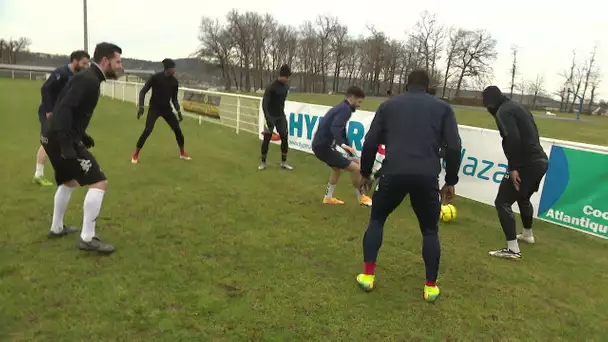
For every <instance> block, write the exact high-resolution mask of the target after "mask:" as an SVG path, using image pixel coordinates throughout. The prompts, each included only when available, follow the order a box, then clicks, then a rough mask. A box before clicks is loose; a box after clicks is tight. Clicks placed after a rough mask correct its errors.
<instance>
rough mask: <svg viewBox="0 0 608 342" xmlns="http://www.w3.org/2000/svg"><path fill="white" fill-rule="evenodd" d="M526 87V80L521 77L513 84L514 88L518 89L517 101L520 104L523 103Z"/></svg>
mask: <svg viewBox="0 0 608 342" xmlns="http://www.w3.org/2000/svg"><path fill="white" fill-rule="evenodd" d="M527 88H528V83H526V80H524V79H523V77H522V78H520V80H519V82H517V85H515V89H517V90H519V92H520V95H519V96H520V98H519V103H521V104H522V105H523V104H524V99H525V97H524V96H525V95H524V93H525V92H526V90H527Z"/></svg>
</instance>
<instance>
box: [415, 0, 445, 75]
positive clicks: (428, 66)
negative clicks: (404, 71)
mask: <svg viewBox="0 0 608 342" xmlns="http://www.w3.org/2000/svg"><path fill="white" fill-rule="evenodd" d="M410 36H411V37H412V38H413V39H414V40H415V41H416V42H417V44H418V49H419V51H420V55H421V59H422V62H423V67H424V69H425V70H427V71H428V73H429V76H430V77H431V78H432V79H433V78H435V74H436V72H437V62H438V60H439V57H440V51H441V49H442V45H443V41H444V39H445V27H444V26H442V25H440V24H439V22H438V21H437V18H436V16H435V14H431V13H429V12H428V11H424V12H422V14H421V15H420V19H419V20H418V22H417V23H416V24H415V25H414V32H413V33H412V34H411V35H410Z"/></svg>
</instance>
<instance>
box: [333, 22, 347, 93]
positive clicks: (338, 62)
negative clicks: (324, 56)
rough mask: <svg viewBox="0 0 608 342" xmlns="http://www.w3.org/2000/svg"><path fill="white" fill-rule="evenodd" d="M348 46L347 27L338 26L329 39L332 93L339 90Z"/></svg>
mask: <svg viewBox="0 0 608 342" xmlns="http://www.w3.org/2000/svg"><path fill="white" fill-rule="evenodd" d="M347 44H348V27H346V26H342V25H338V26H336V28H335V31H334V34H333V35H332V39H331V52H332V53H333V56H334V79H333V84H332V91H333V92H334V93H335V92H338V90H339V88H340V77H341V76H342V69H343V67H344V66H343V63H344V59H345V55H346V52H347V51H346V50H347Z"/></svg>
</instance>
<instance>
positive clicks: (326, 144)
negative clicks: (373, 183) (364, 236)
mask: <svg viewBox="0 0 608 342" xmlns="http://www.w3.org/2000/svg"><path fill="white" fill-rule="evenodd" d="M364 98H365V94H364V93H363V90H361V88H359V87H356V86H351V87H349V88H348V90H347V91H346V99H345V100H344V101H342V102H340V103H339V104H338V105H336V106H334V107H333V108H331V109H330V110H329V111H328V112H327V113H326V114H325V116H324V117H323V120H322V121H321V123H320V124H319V128H318V129H317V132H316V133H315V136H314V138H313V139H312V151H313V152H314V153H315V156H316V157H317V158H318V159H319V160H320V161H322V162H324V163H325V164H327V166H329V167H330V168H331V174H330V175H329V184H328V185H327V191H326V192H325V197H323V203H325V204H344V202H342V201H340V200H339V199H337V198H335V197H334V195H333V193H334V189H335V188H336V184H338V180H339V179H340V175H341V173H342V171H344V170H346V171H348V172H350V173H351V175H352V183H353V186H354V187H355V191H356V193H357V198H358V200H359V204H361V205H365V206H368V207H371V206H372V199H371V198H369V196H367V195H365V194H362V193H361V191H359V185H360V184H361V173H360V171H361V170H360V167H359V163H358V162H355V161H353V160H349V159H347V158H346V157H345V156H343V155H342V154H341V153H340V152H338V151H336V148H337V147H338V146H339V147H340V148H342V149H343V150H344V151H346V152H347V153H348V154H350V155H351V156H352V157H354V156H356V153H357V152H356V151H355V149H354V148H353V147H352V146H351V144H350V143H349V141H348V138H347V137H346V124H347V123H348V120H350V117H351V115H352V113H353V112H354V111H355V110H356V109H357V108H359V107H360V106H361V103H362V102H363V99H364Z"/></svg>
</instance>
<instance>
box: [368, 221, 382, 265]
mask: <svg viewBox="0 0 608 342" xmlns="http://www.w3.org/2000/svg"><path fill="white" fill-rule="evenodd" d="M383 232H384V222H382V221H378V220H370V221H369V225H368V226H367V230H366V231H365V235H364V236H363V261H365V262H376V259H377V258H378V251H379V250H380V247H381V246H382V235H383Z"/></svg>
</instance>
